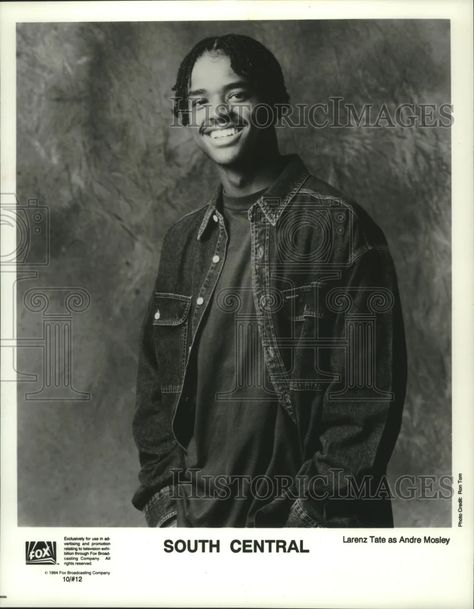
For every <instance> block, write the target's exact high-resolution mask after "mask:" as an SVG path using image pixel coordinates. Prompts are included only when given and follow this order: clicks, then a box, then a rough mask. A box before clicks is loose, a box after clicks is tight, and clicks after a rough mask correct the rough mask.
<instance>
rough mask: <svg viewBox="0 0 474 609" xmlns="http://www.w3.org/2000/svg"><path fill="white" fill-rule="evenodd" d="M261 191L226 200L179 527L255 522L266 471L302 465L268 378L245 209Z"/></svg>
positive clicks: (264, 499)
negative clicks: (223, 246)
mask: <svg viewBox="0 0 474 609" xmlns="http://www.w3.org/2000/svg"><path fill="white" fill-rule="evenodd" d="M262 193H263V191H261V192H258V193H255V194H253V195H250V196H246V197H239V198H235V197H228V196H226V195H225V194H224V197H223V206H222V207H223V214H224V218H225V221H226V228H227V232H228V235H229V241H228V245H227V252H226V259H225V264H224V266H223V268H222V271H221V275H220V277H219V279H218V282H217V285H216V289H215V292H214V294H213V298H212V301H211V303H210V305H209V309H208V312H207V317H206V318H205V319H204V320H203V322H202V324H203V325H202V327H201V331H200V336H199V343H198V351H197V357H196V362H197V363H196V366H197V370H196V373H197V374H196V379H197V380H196V393H195V395H196V404H195V423H194V433H193V436H192V438H191V441H190V444H189V446H188V450H187V454H186V457H185V463H186V467H187V470H188V479H189V480H192V481H193V483H192V484H191V485H185V486H184V487H183V488H184V490H185V493H184V494H185V496H184V497H182V499H181V501H180V502H179V506H178V526H197V527H199V526H201V527H204V526H233V527H238V526H254V522H253V518H254V514H255V512H256V510H257V509H258V508H259V507H262V506H263V505H265V504H267V503H268V502H269V501H271V499H272V497H271V496H269V491H270V490H271V489H270V488H269V487H268V485H267V484H266V483H265V482H264V481H263V479H262V478H261V476H262V475H266V476H270V477H274V476H275V475H278V474H280V475H288V476H294V475H295V474H296V471H297V469H298V464H299V449H298V441H297V435H296V429H295V426H294V424H293V422H292V421H291V420H290V418H289V417H288V415H287V414H286V413H285V412H284V410H283V409H282V408H281V407H280V406H279V405H278V404H277V399H276V394H275V392H274V390H273V387H272V384H271V382H270V380H269V378H268V374H267V372H266V367H265V364H264V360H263V349H262V345H261V340H260V337H259V334H258V327H257V319H256V312H255V306H254V301H253V293H252V277H251V264H250V223H249V220H248V216H247V212H248V209H249V208H250V207H251V206H252V205H253V203H255V201H256V200H257V199H258V198H259V197H260V196H261V194H262ZM277 430H281V431H278V433H277ZM276 438H281V440H280V441H279V442H280V446H276V445H275V442H276V441H277V440H276ZM191 471H192V472H193V473H192V475H190V472H191ZM257 477H260V479H258V478H257ZM258 484H261V486H260V487H258ZM181 492H183V490H182V491H181ZM191 494H194V495H195V496H194V497H191ZM272 524H273V523H272ZM267 526H269V525H267Z"/></svg>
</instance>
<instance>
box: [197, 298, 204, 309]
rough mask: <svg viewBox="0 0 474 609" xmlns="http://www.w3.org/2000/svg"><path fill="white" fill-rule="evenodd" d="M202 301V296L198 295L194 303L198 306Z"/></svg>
mask: <svg viewBox="0 0 474 609" xmlns="http://www.w3.org/2000/svg"><path fill="white" fill-rule="evenodd" d="M203 302H204V298H203V297H202V296H199V298H198V299H197V300H196V304H197V306H198V307H200V306H201V305H202V303H203Z"/></svg>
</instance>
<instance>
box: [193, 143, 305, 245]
mask: <svg viewBox="0 0 474 609" xmlns="http://www.w3.org/2000/svg"><path fill="white" fill-rule="evenodd" d="M284 158H286V159H287V163H286V165H285V168H284V169H283V171H282V172H281V174H280V175H279V177H278V178H277V179H276V180H275V182H274V183H273V184H272V185H271V186H270V188H269V189H268V190H267V191H266V192H265V194H264V195H262V196H261V197H260V198H259V199H258V200H257V201H256V202H255V203H254V204H253V205H252V207H251V208H250V209H249V219H250V220H251V219H252V212H253V209H254V208H255V207H256V206H257V205H259V206H260V207H261V209H262V211H263V213H264V214H265V217H266V218H267V220H268V221H269V222H270V224H271V225H272V226H275V225H276V223H277V221H278V218H279V217H280V215H281V214H282V212H283V210H284V209H285V207H286V206H287V205H288V203H289V202H290V201H291V199H292V198H293V197H294V196H295V194H296V193H297V192H298V190H299V189H300V188H301V186H302V185H303V183H304V182H305V181H306V179H307V178H308V177H309V172H308V170H307V169H306V167H305V165H304V163H303V161H302V160H301V158H300V157H299V156H298V155H297V154H290V155H287V156H285V157H284ZM221 194H222V184H219V186H218V187H217V189H216V191H215V192H214V195H213V197H212V198H211V199H210V201H209V202H208V204H207V209H206V213H205V214H204V218H203V220H202V222H201V226H200V227H199V231H198V235H197V238H198V240H200V239H201V238H202V235H203V234H204V231H205V230H206V228H207V226H208V224H209V221H210V219H211V217H212V216H213V214H215V213H216V211H217V205H218V202H219V199H220V197H221Z"/></svg>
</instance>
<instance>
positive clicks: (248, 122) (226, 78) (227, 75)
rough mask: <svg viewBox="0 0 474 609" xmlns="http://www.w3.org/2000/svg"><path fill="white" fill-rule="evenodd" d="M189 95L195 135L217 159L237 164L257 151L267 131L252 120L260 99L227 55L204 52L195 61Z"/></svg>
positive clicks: (200, 143)
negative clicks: (234, 68) (235, 69)
mask: <svg viewBox="0 0 474 609" xmlns="http://www.w3.org/2000/svg"><path fill="white" fill-rule="evenodd" d="M188 98H189V109H190V116H189V122H190V127H189V128H190V129H191V132H192V136H193V139H194V140H195V142H196V143H197V145H198V146H199V147H200V148H201V150H203V151H204V152H205V153H206V154H207V156H209V157H210V158H211V159H212V160H213V161H214V162H215V163H217V164H218V165H222V166H227V167H232V166H234V167H238V166H239V165H242V163H243V161H245V160H249V157H251V156H253V155H254V154H255V153H256V151H257V150H258V149H259V147H260V145H261V144H262V142H263V139H264V131H265V130H263V129H261V128H260V129H259V128H258V127H257V126H255V125H254V124H253V121H252V112H253V109H254V108H255V106H256V105H257V104H258V103H259V100H258V99H257V97H256V95H255V93H254V91H252V90H251V89H250V86H249V83H248V82H247V81H246V80H245V79H244V78H243V77H241V76H239V75H238V74H236V73H235V72H234V70H233V69H232V68H231V65H230V59H229V57H227V55H223V54H222V53H213V54H211V53H205V54H204V55H202V56H201V57H200V58H199V59H198V60H197V61H196V63H195V64H194V68H193V71H192V73H191V80H190V85H189V93H188Z"/></svg>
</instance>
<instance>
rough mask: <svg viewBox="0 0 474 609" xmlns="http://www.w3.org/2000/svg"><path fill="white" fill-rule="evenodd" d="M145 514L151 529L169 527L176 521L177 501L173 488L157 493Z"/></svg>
mask: <svg viewBox="0 0 474 609" xmlns="http://www.w3.org/2000/svg"><path fill="white" fill-rule="evenodd" d="M143 512H144V513H145V520H146V523H147V525H148V526H149V527H167V526H171V523H172V522H174V521H176V518H177V509H176V500H175V499H174V498H173V496H172V492H171V487H169V486H165V487H164V488H162V489H161V490H160V491H158V492H157V493H155V494H154V495H153V496H152V497H151V498H150V499H149V500H148V502H147V503H146V505H145V507H144V509H143Z"/></svg>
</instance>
